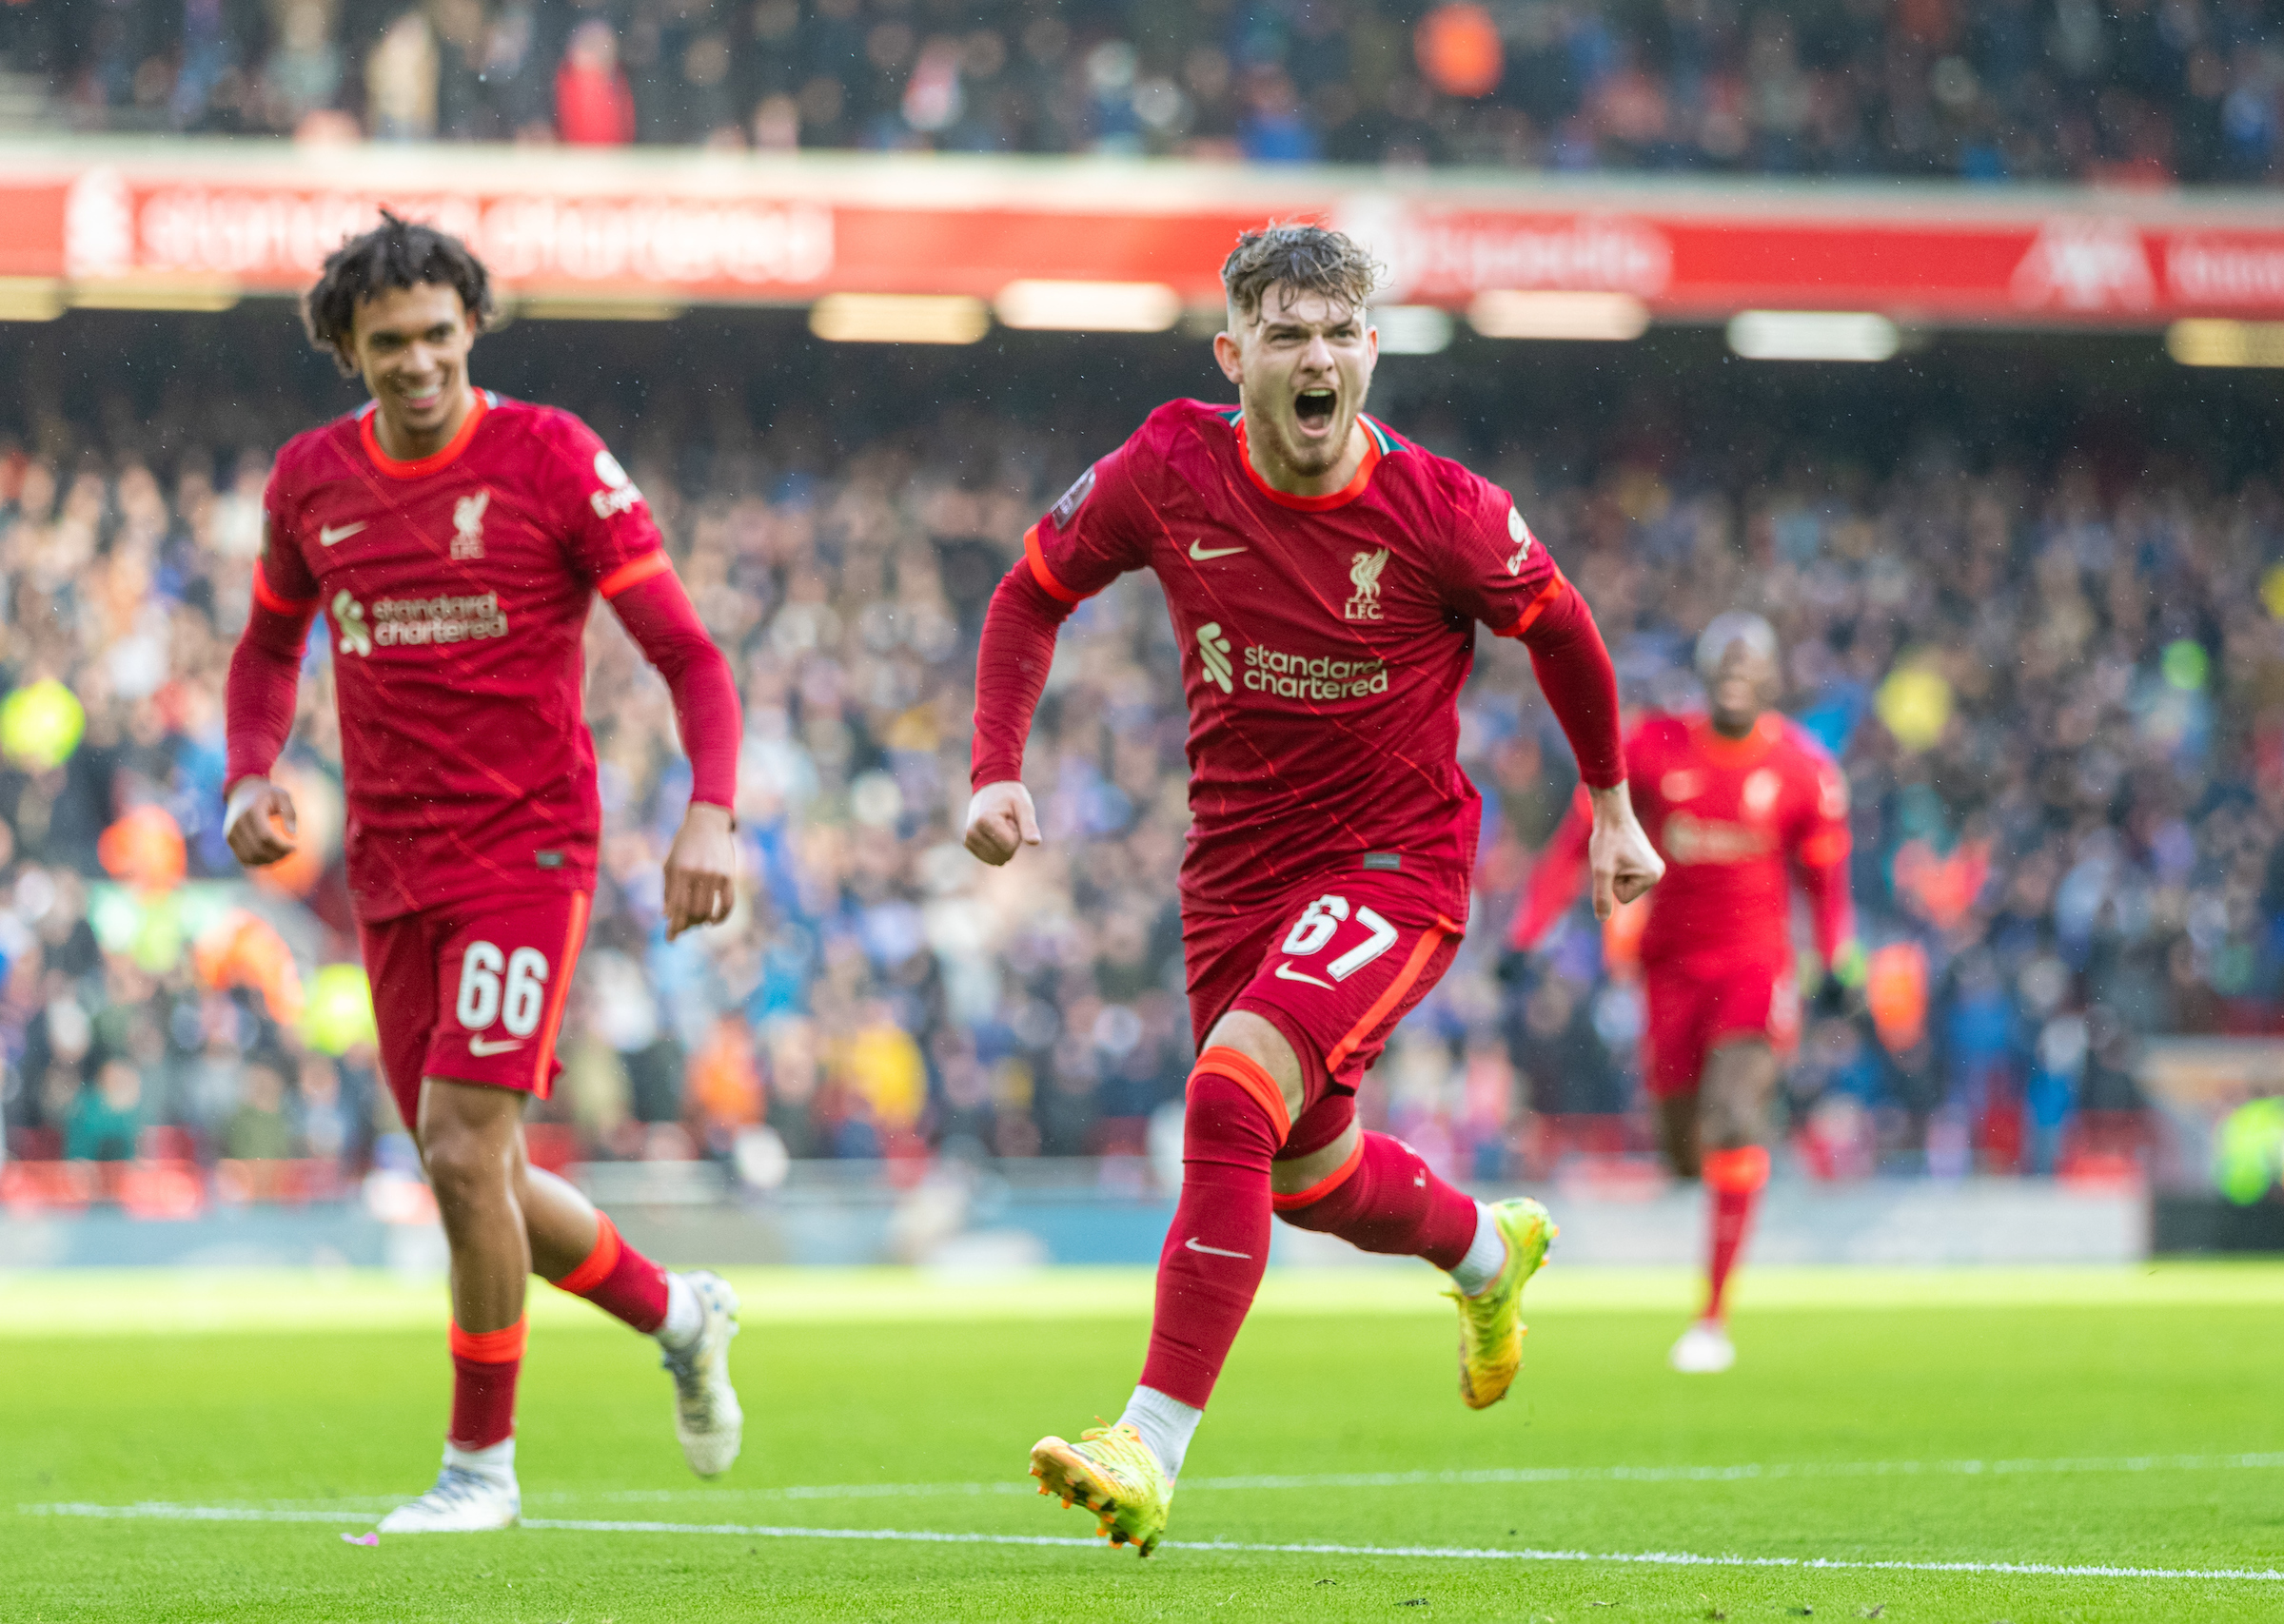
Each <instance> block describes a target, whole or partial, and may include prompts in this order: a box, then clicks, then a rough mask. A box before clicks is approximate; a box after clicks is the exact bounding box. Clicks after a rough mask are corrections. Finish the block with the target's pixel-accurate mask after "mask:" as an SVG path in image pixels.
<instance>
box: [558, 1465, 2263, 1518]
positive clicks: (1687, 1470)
mask: <svg viewBox="0 0 2284 1624" xmlns="http://www.w3.org/2000/svg"><path fill="white" fill-rule="evenodd" d="M2277 1468H2284V1452H2276V1453H2270V1454H2262V1455H2122V1456H2108V1457H2090V1458H2062V1459H2047V1460H2038V1459H2021V1460H1854V1461H1805V1462H1799V1463H1788V1462H1783V1461H1776V1462H1768V1463H1760V1462H1746V1463H1744V1464H1742V1465H1733V1466H1487V1467H1480V1468H1472V1469H1466V1470H1460V1469H1452V1470H1447V1471H1440V1472H1430V1471H1412V1472H1327V1473H1313V1474H1290V1475H1287V1474H1278V1475H1261V1476H1253V1477H1185V1478H1183V1479H1182V1487H1183V1489H1185V1490H1187V1491H1189V1492H1191V1493H1197V1492H1199V1491H1207V1490H1231V1491H1242V1492H1246V1493H1258V1492H1260V1491H1263V1490H1274V1489H1409V1488H1438V1487H1473V1486H1476V1485H1480V1484H1487V1483H1754V1482H1782V1481H1785V1480H1786V1479H1791V1478H1802V1477H2030V1476H2055V1475H2067V1474H2076V1473H2133V1472H2248V1471H2272V1470H2275V1469H2277ZM1037 1492H1038V1489H1037V1486H1036V1485H1035V1484H1034V1483H1033V1482H1031V1481H1030V1480H1029V1479H1028V1478H1008V1479H996V1480H993V1481H989V1482H976V1483H805V1484H792V1485H788V1486H786V1487H782V1488H775V1489H606V1490H602V1491H600V1492H584V1491H579V1490H559V1491H552V1492H549V1493H545V1494H541V1495H537V1496H532V1497H529V1498H530V1499H531V1500H532V1501H533V1502H534V1503H550V1504H565V1503H571V1502H581V1501H585V1502H592V1501H598V1500H600V1501H602V1502H605V1503H607V1504H613V1505H675V1504H688V1503H694V1502H704V1501H717V1500H881V1499H921V1498H949V1497H972V1496H981V1495H1034V1494H1036V1493H1037Z"/></svg>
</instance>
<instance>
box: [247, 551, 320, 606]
mask: <svg viewBox="0 0 2284 1624" xmlns="http://www.w3.org/2000/svg"><path fill="white" fill-rule="evenodd" d="M254 601H255V602H256V603H259V604H260V605H261V606H262V607H263V608H265V609H266V610H268V611H269V612H270V613H271V614H272V615H299V614H302V613H303V612H304V611H305V610H310V609H315V608H316V607H317V599H316V598H314V597H301V598H294V597H279V596H278V595H277V594H276V593H275V592H273V591H271V590H270V585H269V582H268V581H266V580H265V579H263V577H262V560H261V559H259V558H256V559H255V560H254Z"/></svg>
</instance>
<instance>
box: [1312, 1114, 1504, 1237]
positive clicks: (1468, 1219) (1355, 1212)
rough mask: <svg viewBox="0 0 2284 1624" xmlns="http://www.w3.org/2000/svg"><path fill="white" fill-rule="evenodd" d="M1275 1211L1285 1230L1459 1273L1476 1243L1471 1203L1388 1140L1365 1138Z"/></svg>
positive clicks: (1414, 1156)
mask: <svg viewBox="0 0 2284 1624" xmlns="http://www.w3.org/2000/svg"><path fill="white" fill-rule="evenodd" d="M1275 1204H1276V1212H1277V1216H1278V1217H1279V1218H1282V1219H1283V1220H1284V1221H1285V1222H1286V1223H1291V1224H1297V1225H1299V1226H1300V1227H1301V1228H1303V1229H1318V1230H1322V1231H1323V1232H1324V1233H1326V1234H1328V1235H1337V1236H1339V1237H1340V1238H1341V1239H1342V1240H1343V1241H1346V1242H1348V1243H1349V1245H1351V1246H1354V1247H1357V1248H1358V1249H1359V1250H1362V1251H1366V1252H1387V1253H1391V1254H1393V1255H1395V1256H1397V1257H1407V1258H1425V1259H1427V1262H1431V1263H1433V1264H1434V1265H1435V1266H1436V1267H1437V1268H1439V1269H1447V1270H1448V1269H1455V1268H1457V1267H1458V1266H1459V1262H1460V1260H1461V1259H1462V1258H1465V1257H1466V1256H1467V1247H1468V1246H1469V1245H1471V1244H1472V1243H1473V1242H1474V1240H1475V1220H1476V1210H1475V1202H1474V1198H1473V1197H1471V1196H1467V1195H1465V1194H1463V1193H1461V1192H1460V1191H1458V1190H1455V1189H1453V1188H1452V1187H1451V1186H1450V1185H1449V1184H1445V1183H1444V1181H1443V1180H1441V1179H1439V1178H1437V1177H1436V1176H1435V1174H1434V1173H1433V1171H1431V1170H1430V1169H1429V1167H1428V1165H1427V1163H1425V1162H1423V1161H1421V1160H1420V1153H1419V1152H1418V1151H1416V1150H1414V1149H1413V1148H1412V1147H1411V1146H1410V1145H1407V1144H1405V1143H1404V1142H1403V1141H1402V1140H1400V1139H1397V1138H1394V1137H1393V1136H1391V1135H1389V1134H1385V1133H1368V1134H1366V1135H1364V1136H1363V1138H1362V1139H1361V1140H1360V1141H1359V1143H1358V1144H1357V1146H1356V1154H1355V1155H1353V1156H1351V1157H1349V1160H1348V1162H1347V1164H1345V1165H1343V1166H1341V1167H1339V1168H1337V1169H1336V1170H1334V1171H1333V1172H1332V1173H1331V1174H1330V1175H1329V1177H1327V1178H1326V1179H1325V1180H1324V1181H1323V1182H1322V1183H1321V1184H1316V1185H1313V1186H1312V1187H1310V1188H1309V1189H1305V1190H1301V1191H1298V1192H1296V1193H1295V1194H1292V1195H1289V1196H1278V1197H1277V1198H1275Z"/></svg>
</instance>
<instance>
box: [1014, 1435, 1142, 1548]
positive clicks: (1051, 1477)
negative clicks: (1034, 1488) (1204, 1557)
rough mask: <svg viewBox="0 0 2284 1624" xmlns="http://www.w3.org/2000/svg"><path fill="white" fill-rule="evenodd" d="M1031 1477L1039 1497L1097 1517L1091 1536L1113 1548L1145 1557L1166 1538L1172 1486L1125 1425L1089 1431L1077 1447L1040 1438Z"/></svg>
mask: <svg viewBox="0 0 2284 1624" xmlns="http://www.w3.org/2000/svg"><path fill="white" fill-rule="evenodd" d="M1031 1475H1032V1476H1033V1477H1036V1478H1037V1479H1038V1480H1039V1493H1040V1494H1042V1495H1059V1496H1061V1497H1062V1501H1063V1504H1064V1506H1066V1507H1069V1506H1070V1505H1072V1504H1073V1503H1076V1504H1078V1505H1083V1506H1085V1507H1086V1508H1087V1509H1088V1510H1089V1511H1091V1512H1093V1514H1094V1515H1095V1516H1098V1517H1100V1518H1101V1519H1102V1526H1101V1527H1100V1528H1098V1529H1096V1530H1095V1532H1096V1533H1097V1534H1100V1535H1102V1536H1105V1537H1106V1538H1108V1539H1109V1540H1110V1542H1111V1543H1112V1544H1113V1545H1132V1546H1133V1547H1135V1548H1136V1550H1138V1551H1139V1552H1140V1553H1141V1555H1143V1556H1149V1555H1150V1554H1151V1553H1152V1551H1154V1550H1156V1549H1157V1546H1158V1541H1159V1540H1161V1539H1163V1538H1164V1537H1165V1536H1166V1514H1167V1511H1168V1509H1169V1508H1170V1507H1171V1506H1172V1503H1173V1485H1172V1483H1170V1482H1168V1481H1167V1480H1166V1469H1165V1468H1164V1467H1162V1466H1160V1465H1159V1464H1158V1458H1157V1457H1156V1456H1155V1455H1154V1454H1152V1452H1151V1447H1150V1445H1149V1444H1147V1443H1144V1442H1143V1441H1142V1435H1141V1434H1140V1433H1138V1432H1136V1431H1135V1430H1134V1429H1133V1427H1132V1425H1131V1424H1129V1423H1128V1422H1125V1421H1121V1422H1119V1423H1118V1424H1117V1425H1116V1426H1114V1427H1089V1428H1088V1429H1087V1430H1086V1431H1085V1432H1082V1433H1080V1434H1079V1435H1078V1441H1077V1442H1076V1443H1066V1442H1064V1441H1063V1440H1062V1439H1061V1438H1052V1437H1051V1438H1041V1439H1039V1441H1038V1442H1036V1443H1034V1444H1033V1445H1032V1446H1031Z"/></svg>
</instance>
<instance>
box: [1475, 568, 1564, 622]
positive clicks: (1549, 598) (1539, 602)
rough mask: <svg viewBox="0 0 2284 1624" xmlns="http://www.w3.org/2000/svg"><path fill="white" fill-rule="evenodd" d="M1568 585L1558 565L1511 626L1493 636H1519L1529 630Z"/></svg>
mask: <svg viewBox="0 0 2284 1624" xmlns="http://www.w3.org/2000/svg"><path fill="white" fill-rule="evenodd" d="M1569 587H1570V582H1569V581H1568V579H1567V578H1565V577H1564V575H1563V572H1562V569H1561V567H1560V566H1559V565H1558V566H1557V567H1556V569H1555V572H1554V578H1553V579H1552V580H1550V581H1548V582H1547V583H1546V585H1545V586H1543V587H1541V588H1540V589H1539V595H1538V596H1537V597H1534V598H1532V599H1531V600H1530V601H1529V602H1528V603H1526V604H1525V605H1524V606H1523V613H1522V614H1520V615H1518V616H1515V623H1514V624H1513V625H1512V626H1509V627H1508V628H1507V629H1506V631H1504V632H1498V633H1494V634H1493V636H1501V637H1520V636H1522V635H1523V634H1524V633H1526V632H1527V631H1529V630H1530V629H1531V627H1533V626H1534V625H1536V624H1538V619H1539V616H1542V615H1544V614H1546V611H1548V610H1549V609H1552V608H1553V607H1554V600H1555V599H1556V598H1557V597H1561V596H1562V595H1563V594H1564V593H1565V592H1566V591H1568V590H1569Z"/></svg>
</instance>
